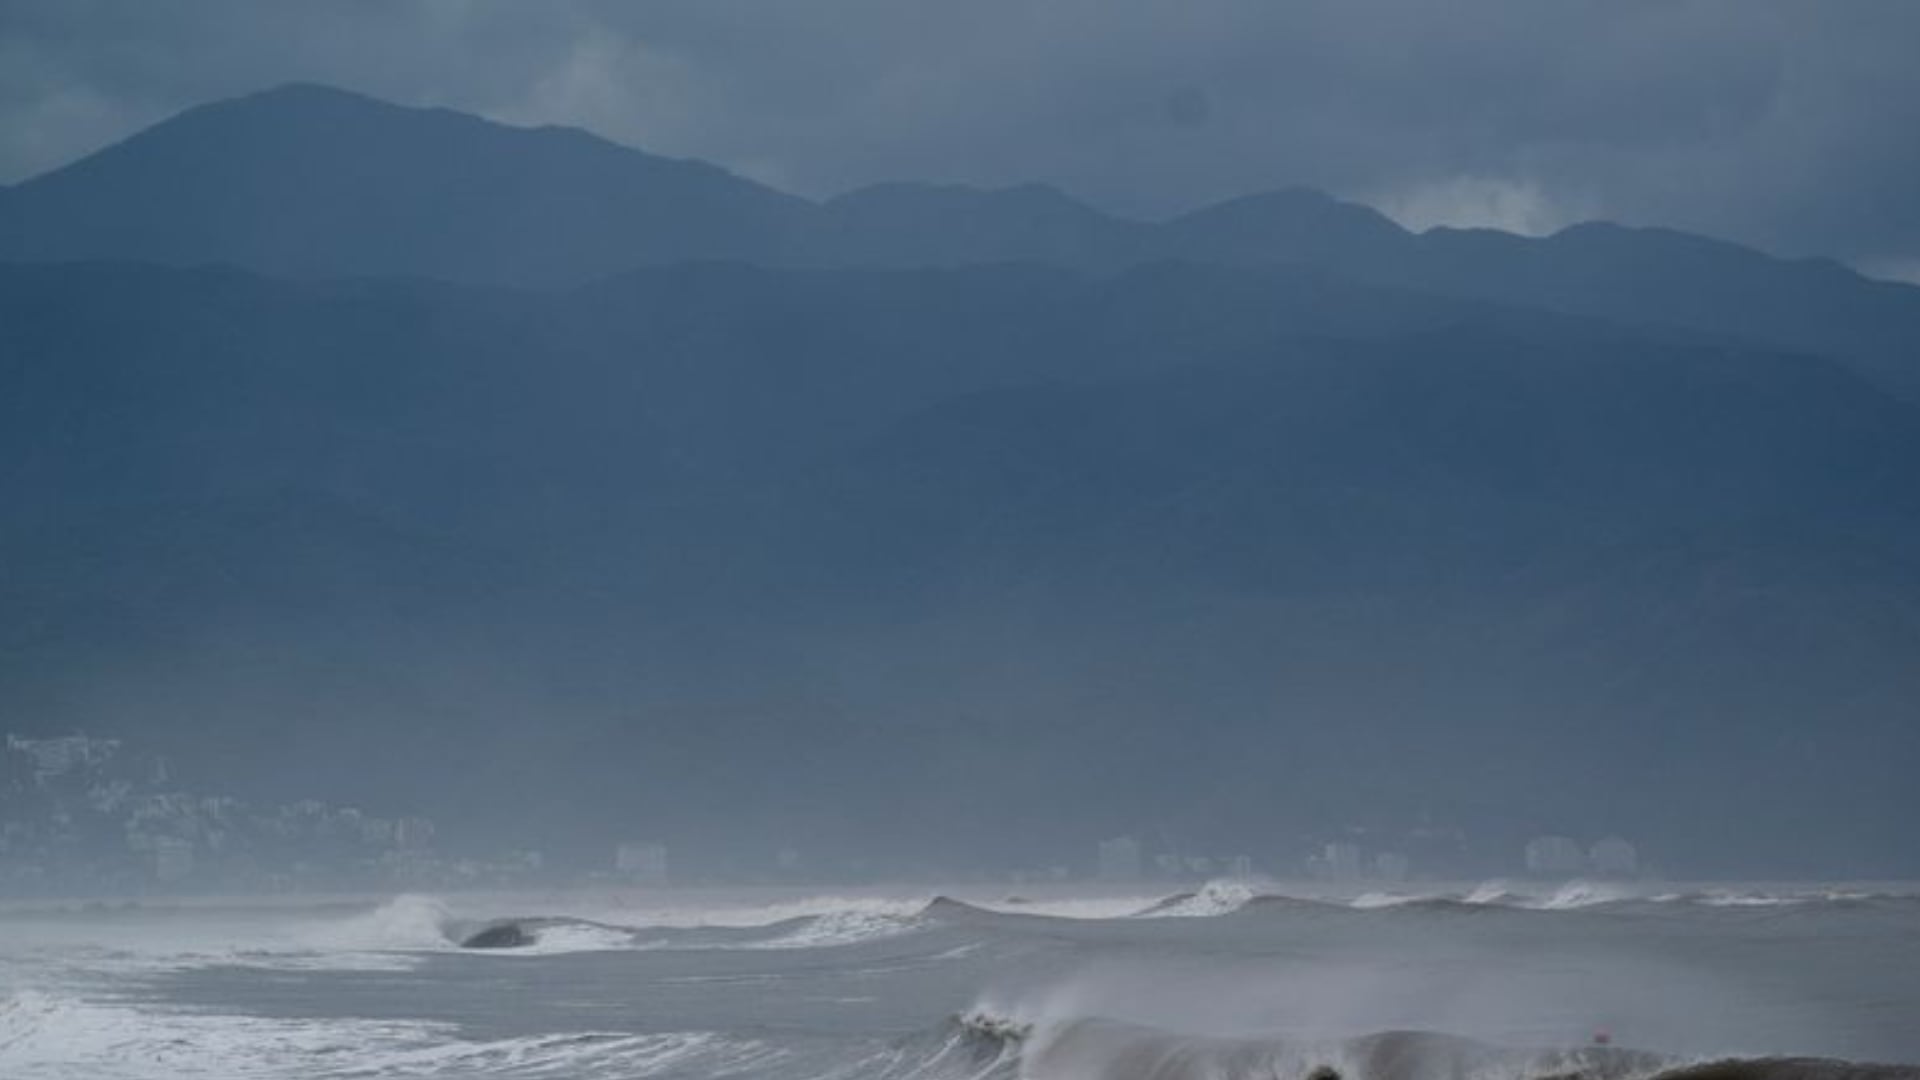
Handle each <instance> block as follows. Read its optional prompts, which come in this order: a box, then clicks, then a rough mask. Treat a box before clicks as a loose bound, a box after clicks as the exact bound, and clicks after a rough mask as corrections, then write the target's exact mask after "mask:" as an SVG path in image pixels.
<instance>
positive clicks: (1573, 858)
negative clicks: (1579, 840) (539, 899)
mask: <svg viewBox="0 0 1920 1080" xmlns="http://www.w3.org/2000/svg"><path fill="white" fill-rule="evenodd" d="M1586 869H1587V853H1586V852H1585V851H1582V850H1581V849H1580V845H1579V844H1576V843H1574V842H1573V841H1572V840H1569V839H1567V838H1566V837H1564V836H1536V837H1534V838H1533V839H1532V840H1529V841H1527V873H1529V874H1539V875H1541V876H1543V877H1553V876H1556V875H1571V874H1579V873H1584V872H1585V871H1586Z"/></svg>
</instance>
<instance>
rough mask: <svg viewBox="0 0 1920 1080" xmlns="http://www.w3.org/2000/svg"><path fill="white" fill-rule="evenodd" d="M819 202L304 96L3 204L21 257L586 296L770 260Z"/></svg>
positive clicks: (715, 176) (138, 148) (137, 141)
mask: <svg viewBox="0 0 1920 1080" xmlns="http://www.w3.org/2000/svg"><path fill="white" fill-rule="evenodd" d="M806 209H808V204H806V203H804V202H802V201H801V200H799V199H795V198H793V197H791V196H787V195H782V194H780V193H777V192H774V191H772V190H770V189H768V188H764V187H761V186H760V185H757V184H754V183H752V182H750V181H746V180H743V179H740V178H739V177H736V176H733V175H731V174H729V173H727V172H725V171H723V170H721V169H718V168H715V167H713V166H711V165H706V164H702V163H699V162H689V161H674V160H670V159H667V158H661V157H655V156H653V155H651V154H645V153H641V152H640V151H637V150H630V149H627V148H625V147H622V146H616V145H614V144H613V143H610V142H607V141H605V140H604V139H600V138H597V137H595V136H592V135H588V134H586V133H585V132H581V131H577V130H572V129H566V128H538V129H519V128H510V127H505V126H502V125H499V124H494V123H489V122H487V121H484V120H480V119H478V118H476V117H472V116H467V115H463V114H460V113H455V112H451V111H448V110H445V109H410V108H402V107H400V106H396V105H389V104H387V103H384V102H380V101H375V100H373V99H371V98H366V97H361V96H359V95H357V94H351V93H347V92H345V91H341V90H334V89H330V88H326V87H320V86H309V85H293V86H285V87H281V88H279V89H277V90H270V91H266V92H264V93H259V94H253V95H250V96H248V97H243V98H236V99H233V100H231V101H222V102H217V103H215V104H212V105H205V106H202V107H200V108H196V109H190V110H188V111H187V112H184V113H182V114H180V115H179V116H176V117H174V118H173V119H170V120H167V121H165V122H163V123H160V124H158V125H155V126H154V127H152V128H150V129H148V130H146V131H143V132H141V133H140V134H138V135H135V136H133V137H132V138H130V139H127V140H125V141H124V142H121V143H118V144H116V145H114V146H110V147H108V148H107V149H105V150H102V151H100V152H99V153H97V154H94V155H92V156H90V157H87V158H84V159H82V160H80V161H78V162H75V163H73V164H71V165H68V166H66V167H64V168H61V169H57V170H55V171H53V172H51V173H48V174H46V175H43V176H39V177H36V178H34V179H32V180H29V181H27V182H25V183H23V184H20V185H18V186H17V187H15V188H14V189H13V190H12V191H9V192H7V193H6V197H5V199H4V200H0V252H4V253H5V254H6V255H7V256H8V257H12V258H16V259H96V258H116V259H141V260H151V261H154V262H161V263H171V264H176V265H197V264H203V263H233V264H236V265H240V266H246V267H252V268H255V269H259V270H264V271H267V272H270V273H283V274H296V275H318V276H330V275H343V276H353V275H368V274H377V275H420V276H426V277H438V278H448V279H453V280H460V281H478V282H518V283H525V284H547V283H554V282H570V281H579V280H583V279H585V278H590V277H594V276H598V275H601V274H607V273H612V272H614V271H617V270H623V269H627V268H629V267H632V266H635V265H639V264H642V263H648V262H671V261H677V260H681V259H686V258H711V257H735V258H762V257H767V256H770V255H772V254H775V253H777V251H778V250H779V246H780V245H781V243H782V242H783V240H782V237H784V235H785V233H786V232H787V231H788V230H789V229H790V228H792V227H793V225H794V224H795V222H796V218H797V216H798V215H799V214H800V213H801V212H802V211H803V210H806Z"/></svg>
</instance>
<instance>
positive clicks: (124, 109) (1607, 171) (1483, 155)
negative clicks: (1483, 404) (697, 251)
mask: <svg viewBox="0 0 1920 1080" xmlns="http://www.w3.org/2000/svg"><path fill="white" fill-rule="evenodd" d="M295 80H299V81H317V82H325V83H331V84H335V85H339V86H344V87H348V88H351V89H356V90H360V91H364V92H366V93H370V94H373V95H376V96H379V97H384V98H388V99H390V100H394V101H400V102H406V103H410V104H438V105H447V106H451V107H454V108H459V109H465V110H470V111H474V112H479V113H483V114H485V115H488V116H492V117H496V118H499V119H503V120H510V121H514V122H551V123H562V124H572V125H578V126H581V127H585V128H589V129H591V130H593V131H596V132H599V133H601V134H603V135H606V136H608V137H610V138H613V139H615V140H618V141H620V142H625V143H629V144H633V145H637V146H640V147H643V148H646V149H649V150H653V151H656V152H660V153H667V154H672V155H676V156H690V157H701V158H706V159H709V160H712V161H715V162H718V163H720V164H723V165H726V166H728V167H730V168H733V169H734V170H736V171H739V172H742V173H745V174H747V175H750V176H753V177H756V178H758V179H761V180H764V181H767V182H769V183H772V184H776V185H778V186H780V187H784V188H786V189H788V190H792V191H796V192H798V193H800V194H804V195H810V196H823V195H830V194H833V193H836V192H839V191H842V190H846V189H848V188H852V187H857V186H859V185H861V184H865V183H870V182H873V181H877V180H887V179H927V180H953V181H968V182H974V183H983V184H1008V183H1016V182H1023V181H1028V180H1042V181H1047V182H1051V183H1055V184H1058V185H1060V186H1062V187H1064V188H1067V189H1068V190H1070V191H1072V192H1074V193H1076V194H1079V195H1081V196H1082V197H1084V198H1087V199H1089V200H1090V201H1093V202H1095V203H1097V204H1099V205H1101V206H1104V207H1107V208H1109V209H1112V210H1116V211H1120V212H1124V213H1129V214H1136V215H1146V216H1154V215H1165V214H1170V213H1174V212H1177V211H1179V210H1182V209H1186V208H1189V207H1192V206H1196V205H1199V204H1202V203H1205V202H1207V201H1210V200H1214V199H1218V198H1221V197H1225V196H1230V195H1235V194H1240V193H1244V192H1247V191H1252V190H1259V189H1265V188H1272V187H1278V186H1283V185H1288V184H1306V185H1311V186H1315V187H1321V188H1325V189H1327V190H1329V191H1332V192H1334V193H1336V194H1339V195H1342V196H1346V197H1350V198H1355V199H1359V200H1362V201H1366V202H1370V203H1373V204H1375V205H1377V206H1380V207H1381V208H1382V209H1384V210H1386V211H1388V212H1389V213H1391V214H1393V215H1394V216H1396V217H1397V218H1399V219H1400V220H1402V221H1403V222H1405V223H1407V224H1410V225H1414V226H1416V227H1417V226H1424V225H1428V224H1434V223H1441V222H1445V223H1454V224H1496V225H1500V226H1502V227H1508V228H1515V229H1519V230H1522V231H1529V232H1540V231H1548V230H1551V229H1553V228H1556V227H1558V226H1560V225H1563V224H1565V223H1567V222H1570V221H1574V220H1579V219H1583V218H1590V217H1606V218H1612V219H1615V220H1621V221H1627V222H1632V223H1646V224H1669V225H1675V226H1680V227H1684V228H1689V229H1695V230H1699V231H1703V232H1707V233H1711V234H1715V235H1721V236H1727V237H1730V238H1733V239H1737V240H1741V241H1744V242H1747V243H1751V244H1755V245H1758V246H1761V247H1764V248H1767V249H1770V250H1773V251H1778V252H1782V253H1788V254H1832V255H1837V256H1840V257H1842V258H1846V259H1849V260H1852V261H1854V262H1856V263H1859V264H1863V265H1866V266H1869V267H1870V268H1874V269H1879V270H1883V271H1888V272H1899V273H1901V275H1902V276H1913V277H1915V278H1917V279H1920V2H1912V0H1832V2H1818V0H1804V2H1797V3H1780V2H1772V0H1674V2H1660V0H1609V2H1576V0H1567V2H1552V0H1526V2H1519V0H1516V2H1511V3H1503V2H1486V3H1440V2H1435V0H1378V2H1356V0H1324V2H1306V3H1283V2H1280V0H949V2H943V3H938V4H935V3H919V2H915V0H791V2H784V0H751V2H750V0H686V2H646V0H636V2H631V3H618V4H612V3H608V4H601V3H572V4H567V3H512V2H504V0H503V2H496V3H478V2H466V0H418V2H411V3H408V2H399V0H396V2H385V0H381V2H374V0H367V2H333V3H321V2H314V3H297V4H296V3H293V2H272V0H218V2H215V0H202V2H191V0H188V2H181V3H169V4H164V5H162V4H150V3H143V2H137V0H119V2H112V0H43V2H15V0H0V182H14V181H17V180H21V179H25V178H27V177H29V176H32V175H34V174H35V173H37V172H40V171H42V170H44V169H47V168H50V167H53V166H56V165H59V164H62V163H64V162H66V161H68V160H71V159H73V158H74V157H77V156H79V155H82V154H84V153H86V152H88V151H90V150H93V149H95V148H98V147H100V146H102V145H104V144H106V143H109V142H111V141H113V140H115V139H117V138H120V137H122V136H124V135H126V134H129V133H131V132H132V131H134V130H137V129H138V128H140V127H142V126H144V125H147V124H150V123H152V122H154V121H156V120H159V119H161V118H164V117H165V116H167V115H169V114H171V113H173V112H176V111H178V110H180V109H182V108H185V107H187V106H190V105H193V104H196V103H199V102H202V101H207V100H210V99H214V98H219V97H227V96H232V95H235V94H239V93H244V92H246V91H250V90H256V89H261V88H264V87H267V86H272V85H276V84H279V83H283V82H288V81H295Z"/></svg>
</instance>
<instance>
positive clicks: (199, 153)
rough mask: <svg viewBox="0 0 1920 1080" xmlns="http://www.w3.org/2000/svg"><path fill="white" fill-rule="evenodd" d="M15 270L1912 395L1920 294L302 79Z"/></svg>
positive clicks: (98, 203) (1609, 232)
mask: <svg viewBox="0 0 1920 1080" xmlns="http://www.w3.org/2000/svg"><path fill="white" fill-rule="evenodd" d="M0 258H7V259H14V260H66V259H94V258H109V259H138V260H150V261H156V262H161V263H168V264H174V265H199V264H206V263H232V264H236V265H240V266H244V267H249V268H253V269H257V270H262V271H266V272H270V273H279V274H295V275H302V276H362V275H373V276H389V275H419V276H426V277H435V278H442V279H447V280H454V281H464V282H480V283H494V284H515V285H536V286H546V285H554V284H578V283H581V282H585V281H588V280H591V279H593V278H596V277H600V276H604V275H607V274H611V273H616V272H619V271H623V270H628V269H632V268H636V267H642V266H650V265H661V264H668V263H675V262H680V261H685V260H690V259H696V260H697V259H738V260H746V261H751V262H759V263H767V264H781V265H815V266H872V267H919V266H954V265H964V264H983V263H993V262H1002V261H1032V262H1043V263H1050V264H1053V265H1057V266H1061V267H1067V268H1080V269H1114V268H1121V267H1126V266H1133V265H1139V264H1142V263H1149V262H1154V261H1159V260H1165V259H1180V260H1187V261H1193V262H1200V263H1223V264H1248V263H1292V264H1302V265H1306V266H1310V267H1313V268H1317V269H1319V270H1321V271H1325V272H1331V273H1334V274H1338V275H1341V276H1347V277H1351V278H1355V279H1357V280H1362V281H1368V282H1373V283H1377V284H1383V285H1390V286H1397V287H1404V288H1411V289H1416V290H1422V291H1429V292H1435V293H1440V294H1444V295H1450V296H1461V297H1473V298H1479V299H1487V300H1493V301H1497V302H1501V303H1508V304H1518V305H1526V306H1544V307H1548V308H1552V309H1554V310H1558V311H1565V312H1571V313H1581V314H1588V315H1595V316H1601V317H1605V318H1609V319H1617V320H1622V321H1626V322H1641V323H1653V324H1662V325H1669V326H1674V327H1688V328H1693V329H1697V330H1701V331H1708V332H1713V333H1720V334H1728V335H1734V336H1738V337H1743V338H1747V339H1750V340H1752V341H1754V342H1757V343H1761V344H1765V345H1770V346H1773V347H1779V348H1788V349H1794V350H1805V351H1812V352H1820V353H1826V354H1830V355H1833V356H1837V357H1842V358H1845V359H1847V360H1849V361H1850V362H1853V363H1856V364H1858V365H1859V366H1860V368H1861V370H1863V371H1866V372H1868V373H1869V374H1871V375H1872V376H1873V377H1874V378H1876V379H1878V380H1880V381H1882V382H1883V383H1884V384H1885V385H1888V386H1891V387H1894V388H1896V389H1898V390H1899V391H1901V392H1902V393H1904V394H1906V395H1908V396H1910V397H1911V396H1914V395H1915V394H1920V368H1916V365H1915V362H1914V360H1913V357H1914V356H1915V355H1916V350H1920V289H1915V288H1913V287H1910V286H1903V285H1892V284H1887V283H1882V282H1874V281H1869V280H1867V279H1864V278H1862V277H1860V276H1859V275H1857V274H1855V273H1853V272H1852V271H1849V270H1846V269H1844V268H1842V267H1840V266H1838V265H1837V264H1834V263H1830V262H1825V261H1820V260H1780V259H1773V258H1770V257H1767V256H1765V255H1762V254H1760V253H1758V252H1754V251H1751V250H1748V249H1744V248H1740V247H1738V246H1736V245H1732V244H1726V243H1720V242H1717V241H1711V240H1706V239H1704V238H1700V237H1694V236H1688V235H1686V234H1682V233H1676V232H1671V231H1667V230H1658V229H1625V228H1620V227H1616V226H1609V225H1585V226H1578V227H1575V228H1572V229H1568V230H1566V231H1564V232H1562V233H1559V234H1557V235H1554V236H1550V237H1544V238H1537V239H1536V238H1526V237H1518V236H1512V235H1509V234H1504V233H1496V232H1490V231H1484V230H1464V231H1463V230H1450V229H1438V230H1434V231H1431V232H1428V233H1425V234H1421V235H1414V234H1411V233H1408V232H1406V231H1405V230H1402V229H1400V228H1399V227H1398V226H1396V225H1394V224H1393V223H1392V222H1390V221H1388V220H1387V219H1386V218H1384V217H1382V216H1381V215H1379V214H1378V213H1376V212H1374V211H1372V210H1369V209H1366V208H1364V207H1359V206H1355V205H1352V204H1348V203H1342V202H1339V201H1337V200H1334V199H1331V198H1329V197H1327V196H1325V195H1321V194H1319V193H1316V192H1310V191H1301V190H1289V191H1282V192H1274V193H1268V194H1260V195H1253V196H1248V197H1245V198H1241V199H1235V200H1230V201H1228V202H1225V203H1221V204H1219V205H1217V206H1213V207H1207V208H1203V209H1201V210H1198V211H1195V212H1193V213H1190V214H1187V215H1184V216H1182V217H1179V218H1176V219H1175V220H1172V221H1169V222H1165V223H1160V224H1148V223H1142V222H1133V221H1126V220H1122V219H1119V218H1116V217H1113V216H1111V215H1107V214H1104V213H1101V212H1099V211H1097V210H1094V209H1092V208H1089V207H1087V206H1085V205H1082V204H1080V203H1077V202H1075V201H1074V200H1073V199H1071V198H1070V197H1068V196H1066V195H1064V194H1062V193H1061V192H1059V191H1057V190H1054V189H1051V188H1046V187H1041V186H1037V185H1029V186H1024V187H1017V188H1009V189H1005V190H998V191H992V190H981V189H976V188H968V187H964V186H938V185H927V184H884V185H879V186H876V187H873V188H868V189H864V190H862V191H857V192H853V193H851V194H848V195H845V196H842V197H840V198H838V199H834V200H832V201H830V202H828V203H826V204H825V205H822V206H816V205H815V204H812V203H809V202H806V201H804V200H801V199H797V198H793V197H791V196H787V195H783V194H780V193H778V192H775V191H772V190H771V189H768V188H765V187H762V186H759V185H757V184H754V183H751V182H749V181H746V180H743V179H741V178H739V177H736V176H732V175H730V174H728V173H726V172H724V171H722V170H720V169H717V168H715V167H713V166H710V165H705V164H701V163H697V162H683V161H672V160H668V159H664V158H659V157H654V156H652V155H649V154H645V153H642V152H640V151H637V150H631V149H627V148H624V147H619V146H616V145H614V144H611V143H608V142H605V141H603V140H600V139H598V138H595V137H593V136H591V135H587V134H585V133H583V132H579V131H572V130H563V129H553V128H543V129H531V130H529V129H519V128H511V127H506V126H503V125H499V124H494V123H490V122H486V121H482V120H479V119H477V118H474V117H470V116H463V115H460V114H457V113H452V112H448V111H445V110H425V109H408V108H400V107H397V106H392V105H387V104H384V103H381V102H377V101H374V100H371V99H368V98H364V97H360V96H357V95H353V94H349V93H345V92H343V91H338V90H330V89H326V88H322V87H313V86H290V87H284V88H281V89H278V90H273V91H268V92H265V93H261V94H255V95H253V96H250V97H245V98H239V99H235V100H232V101H225V102H219V103H215V104H212V105H208V106H203V107H201V108H198V109H193V110H189V111H188V112H186V113H183V114H182V115H180V116H178V117H175V118H174V119H172V120H168V121H166V122H163V123H161V124H159V125H156V126H155V127H153V128H151V129H149V130H147V131H145V132H142V133H141V134H139V135H136V136H134V137H133V138H131V139H128V140H126V141H124V142H122V143H120V144H118V145H115V146H113V147H109V148H108V149H106V150H103V151H101V152H99V153H97V154H94V155H92V156H90V157H88V158H85V159H83V160H81V161H78V162H75V163H73V164H71V165H69V166H67V167H65V168H62V169H58V170H55V171H54V172H51V173H48V174H46V175H43V176H39V177H35V178H33V179H31V180H28V181H26V182H24V183H21V184H18V185H16V186H14V187H13V188H10V189H7V190H4V191H0Z"/></svg>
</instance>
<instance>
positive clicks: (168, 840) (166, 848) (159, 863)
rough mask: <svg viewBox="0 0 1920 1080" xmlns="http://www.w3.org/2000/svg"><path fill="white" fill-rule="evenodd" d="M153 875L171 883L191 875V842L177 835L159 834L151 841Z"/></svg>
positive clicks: (183, 879)
mask: <svg viewBox="0 0 1920 1080" xmlns="http://www.w3.org/2000/svg"><path fill="white" fill-rule="evenodd" d="M153 876H154V878H155V879H156V880H158V881H162V882H167V883H172V882H176V881H185V880H186V879H188V878H190V877H192V876H193V842H192V841H191V840H182V839H180V838H179V837H177V836H159V837H155V838H154V841H153Z"/></svg>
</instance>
